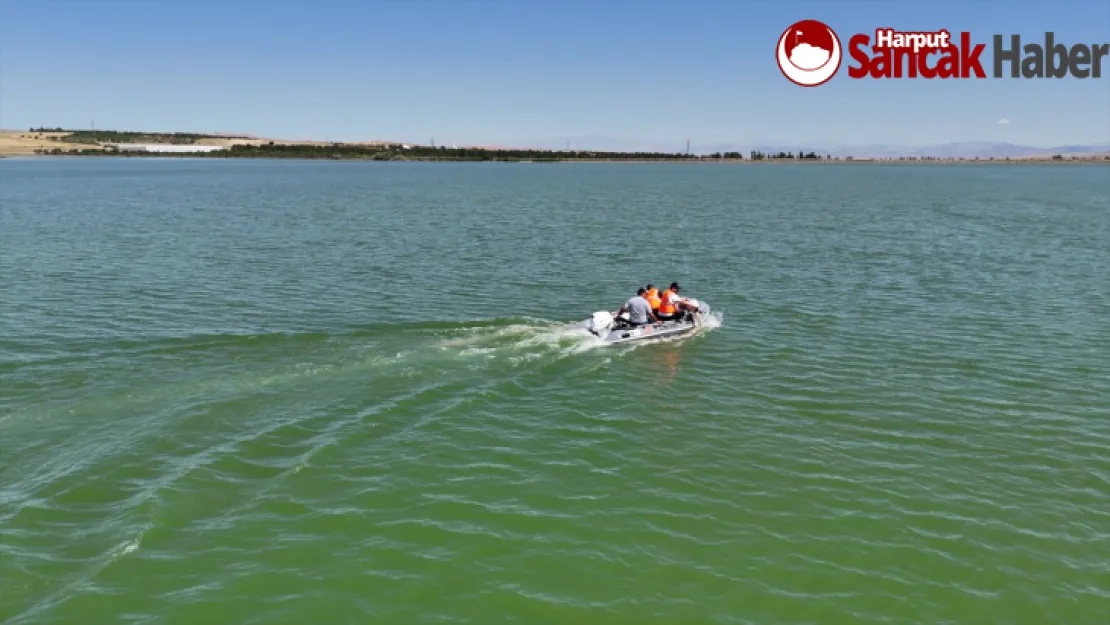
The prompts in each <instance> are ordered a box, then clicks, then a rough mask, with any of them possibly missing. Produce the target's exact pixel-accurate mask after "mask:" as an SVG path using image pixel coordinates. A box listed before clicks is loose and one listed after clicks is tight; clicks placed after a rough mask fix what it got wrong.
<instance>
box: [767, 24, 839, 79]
mask: <svg viewBox="0 0 1110 625" xmlns="http://www.w3.org/2000/svg"><path fill="white" fill-rule="evenodd" d="M843 56H844V54H843V50H842V49H841V47H840V37H837V36H836V32H835V31H833V29H831V28H829V27H828V25H826V24H825V23H824V22H818V21H817V20H802V21H800V22H796V23H794V24H791V25H790V28H787V29H786V30H784V31H783V32H782V35H781V36H779V43H778V47H777V49H776V51H775V60H776V62H778V64H779V70H780V71H781V72H782V75H783V76H786V78H787V80H789V81H790V82H792V83H794V84H795V85H800V86H802V87H816V86H817V85H823V84H825V83H826V82H828V81H829V79H830V78H832V77H833V76H834V75H835V74H836V72H837V70H839V69H840V61H841V60H842V58H843Z"/></svg>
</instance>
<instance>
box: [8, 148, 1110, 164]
mask: <svg viewBox="0 0 1110 625" xmlns="http://www.w3.org/2000/svg"><path fill="white" fill-rule="evenodd" d="M3 158H6V159H9V160H23V159H28V160H37V159H57V158H66V159H89V158H100V159H112V160H120V159H142V160H145V159H154V160H167V159H169V160H174V159H177V160H206V161H210V160H220V161H252V160H255V161H330V162H363V163H365V162H373V163H486V164H528V165H558V164H567V163H593V164H602V163H619V164H638V165H650V164H653V163H657V164H662V163H667V164H676V163H681V164H685V165H714V164H716V165H770V166H774V165H969V166H975V165H1015V166H1019V165H1054V166H1063V165H1110V154H1107V155H1098V156H1085V157H1075V158H1066V159H1057V160H1053V159H1051V158H1029V157H1023V158H1011V159H999V158H994V159H983V158H979V159H975V158H962V159H955V158H946V159H916V160H915V159H868V158H850V159H849V158H841V159H820V160H816V159H750V158H745V159H715V158H706V157H700V158H699V157H692V158H551V159H516V158H488V159H478V158H422V157H404V158H374V157H342V158H335V157H329V156H318V157H313V156H272V155H258V156H224V155H219V154H211V155H202V154H196V153H182V154H170V153H132V154H126V153H116V152H109V151H100V150H98V151H97V152H96V153H93V154H89V153H85V154H74V153H61V154H34V153H32V154H26V153H23V154H0V159H3Z"/></svg>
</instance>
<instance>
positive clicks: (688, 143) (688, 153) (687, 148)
mask: <svg viewBox="0 0 1110 625" xmlns="http://www.w3.org/2000/svg"><path fill="white" fill-rule="evenodd" d="M686 156H690V140H689V139H687V140H686Z"/></svg>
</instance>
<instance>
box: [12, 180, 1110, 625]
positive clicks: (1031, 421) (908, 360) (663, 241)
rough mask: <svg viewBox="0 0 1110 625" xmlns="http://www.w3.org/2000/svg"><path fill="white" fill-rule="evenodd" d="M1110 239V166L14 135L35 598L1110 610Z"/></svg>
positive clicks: (591, 615) (556, 613)
mask: <svg viewBox="0 0 1110 625" xmlns="http://www.w3.org/2000/svg"><path fill="white" fill-rule="evenodd" d="M1108 276H1110V168H1106V167H1099V166H1089V167H1088V166H1051V165H1046V166H1036V165H1028V166H1005V165H997V166H993V165H981V166H967V165H965V166H943V165H889V166H882V165H872V166H851V165H839V166H838V165H812V164H809V165H802V164H793V165H786V164H783V165H761V166H754V165H747V166H742V165H721V164H705V165H689V164H531V165H529V164H480V163H473V164H433V163H344V162H248V161H208V160H199V159H198V160H138V159H135V160H126V159H121V160H114V159H113V160H109V159H96V160H69V159H5V160H4V161H0V302H2V304H0V588H3V591H2V592H0V622H4V623H6V624H10V625H16V624H20V625H22V624H32V623H33V624H36V625H37V624H47V623H159V624H162V623H235V624H237V625H244V624H248V623H258V624H266V625H273V624H275V623H355V622H359V623H406V624H410V623H417V624H420V623H429V624H430V623H474V624H482V625H485V624H489V623H519V624H522V625H524V624H528V625H532V624H539V623H551V624H556V623H558V624H564V623H565V624H572V623H573V624H585V623H598V624H615V623H622V624H624V623H627V624H635V625H644V624H647V623H660V624H662V623H667V624H673V623H753V624H760V625H765V624H777V623H791V624H796V623H860V624H871V623H876V624H877V623H884V624H889V623H907V624H909V623H922V624H929V625H935V624H941V623H961V624H962V623H969V624H976V625H980V624H986V623H992V624H993V623H1005V624H1030V625H1044V624H1047V623H1065V624H1067V625H1088V624H1089V625H1104V624H1105V623H1106V622H1107V618H1108V616H1107V615H1108V614H1110V453H1108V452H1110V277H1108ZM671 281H678V282H679V283H681V284H682V286H683V291H684V294H685V295H689V296H693V297H696V298H699V299H704V300H705V301H707V302H709V303H710V304H711V305H712V307H713V309H714V311H716V313H717V314H718V315H719V317H718V318H717V321H718V323H716V324H713V325H715V326H717V327H712V328H709V329H707V330H705V331H704V332H702V333H701V334H699V335H697V336H694V337H690V338H687V339H684V340H680V341H674V342H670V343H663V344H653V345H644V346H634V347H628V346H625V347H599V346H598V345H597V344H596V342H594V341H592V340H590V339H589V338H588V337H583V336H580V335H577V334H575V333H573V332H570V331H568V330H566V329H565V324H567V323H570V322H574V321H577V320H580V319H583V318H586V317H588V316H589V315H590V314H591V313H592V312H593V311H595V310H603V309H609V310H613V309H615V308H616V307H617V306H619V305H620V304H621V303H622V302H623V301H624V300H625V299H627V298H628V297H629V296H631V295H632V294H633V293H634V291H635V289H636V287H638V286H640V285H641V284H643V283H645V282H653V283H654V284H656V285H659V286H665V285H666V284H669V283H670V282H671Z"/></svg>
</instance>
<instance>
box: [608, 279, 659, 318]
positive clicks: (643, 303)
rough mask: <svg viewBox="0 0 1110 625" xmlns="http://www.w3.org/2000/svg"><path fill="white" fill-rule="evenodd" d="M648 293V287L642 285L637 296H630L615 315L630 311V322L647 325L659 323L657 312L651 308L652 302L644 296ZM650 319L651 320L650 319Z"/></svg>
mask: <svg viewBox="0 0 1110 625" xmlns="http://www.w3.org/2000/svg"><path fill="white" fill-rule="evenodd" d="M644 295H647V289H645V288H644V287H640V288H639V289H638V290H637V291H636V296H635V297H633V298H630V299H629V300H628V301H627V302H625V303H624V306H621V308H620V310H618V311H617V312H616V313H615V314H614V315H613V316H614V317H619V316H620V315H621V313H624V312H627V313H628V322H629V323H630V324H632V325H634V326H646V325H648V324H649V323H658V322H659V317H657V316H655V312H654V311H653V310H652V309H651V304H650V303H649V302H648V301H647V299H645V298H644ZM648 319H650V320H651V321H648Z"/></svg>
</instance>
